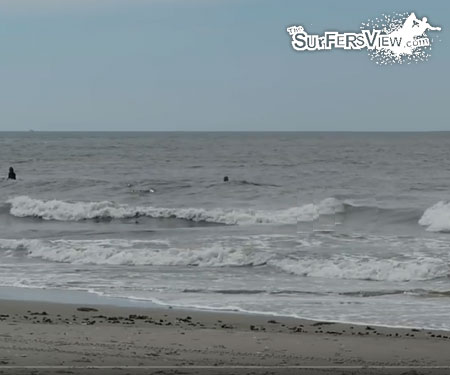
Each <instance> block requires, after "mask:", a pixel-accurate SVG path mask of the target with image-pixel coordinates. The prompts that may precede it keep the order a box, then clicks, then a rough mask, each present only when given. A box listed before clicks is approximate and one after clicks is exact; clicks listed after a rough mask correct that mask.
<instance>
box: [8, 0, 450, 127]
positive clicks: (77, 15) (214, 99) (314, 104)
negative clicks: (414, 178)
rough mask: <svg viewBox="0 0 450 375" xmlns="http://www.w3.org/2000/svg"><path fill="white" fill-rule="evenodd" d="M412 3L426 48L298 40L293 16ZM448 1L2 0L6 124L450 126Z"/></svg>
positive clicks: (302, 20)
mask: <svg viewBox="0 0 450 375" xmlns="http://www.w3.org/2000/svg"><path fill="white" fill-rule="evenodd" d="M393 11H398V12H404V11H415V12H416V15H417V17H419V18H422V17H423V16H427V17H428V20H429V22H430V23H431V24H432V25H438V26H441V27H442V28H443V30H442V32H440V33H436V34H435V35H437V34H439V37H440V39H441V41H440V42H436V43H434V44H433V54H432V56H431V59H430V60H429V61H428V62H424V63H419V64H412V65H396V66H389V67H380V66H378V65H376V64H374V63H373V62H371V61H370V59H369V57H368V56H367V52H366V51H358V52H343V51H333V52H314V53H301V52H295V51H293V50H292V48H291V46H290V36H289V35H288V34H287V33H286V30H285V29H286V27H287V26H290V25H294V24H295V25H300V24H301V25H304V26H305V27H307V29H308V31H309V32H310V33H322V32H323V31H325V30H338V31H342V32H344V31H354V32H356V31H358V30H359V27H360V25H361V22H363V21H365V20H367V19H368V18H375V17H378V16H380V15H381V14H382V13H389V12H393ZM449 15H450V2H449V1H446V0H440V1H437V0H435V1H433V0H431V1H426V2H425V1H423V0H422V1H416V0H407V1H406V0H397V1H395V2H394V1H391V0H389V1H387V0H381V1H376V2H375V1H373V2H368V1H360V0H347V1H339V2H338V1H334V0H327V1H323V0H315V1H298V0H291V1H287V0H270V1H269V0H240V1H236V0H103V1H102V0H64V1H61V0H21V1H17V0H0V46H1V58H0V82H1V90H0V110H1V121H0V130H29V129H35V130H80V131H84V130H100V131H101V130H149V131H151V130H230V131H232V130H331V131H336V130H362V131H366V130H372V131H377V130H380V131H383V130H450V121H449V116H448V101H449V99H448V98H449V94H448V92H449V87H450V74H449V72H448V69H449V68H448V67H449V66H450V64H449V63H450V50H449V43H448V39H449V38H448V36H449V31H448V22H447V21H448V19H449Z"/></svg>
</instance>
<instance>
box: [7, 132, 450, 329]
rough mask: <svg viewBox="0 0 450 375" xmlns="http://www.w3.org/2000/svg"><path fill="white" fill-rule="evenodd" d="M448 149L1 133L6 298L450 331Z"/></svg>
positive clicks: (271, 137) (400, 139) (386, 141)
mask: <svg viewBox="0 0 450 375" xmlns="http://www.w3.org/2000/svg"><path fill="white" fill-rule="evenodd" d="M449 146H450V135H447V134H446V133H443V134H433V133H430V134H418V133H417V134H414V133H404V134H395V133H394V134H383V133H377V134H371V133H341V134H333V133H317V134H316V133H39V132H37V133H2V134H0V160H1V166H2V168H3V169H4V171H5V173H6V171H7V169H8V167H9V166H10V165H11V166H13V167H14V168H15V169H16V172H17V175H18V180H17V181H6V180H4V181H2V182H0V192H1V195H0V287H1V286H7V287H17V288H34V290H36V291H37V293H38V291H39V290H40V289H57V290H63V291H64V290H81V291H86V292H89V293H95V294H99V295H105V296H111V297H119V298H125V299H130V300H148V301H153V302H155V303H159V304H164V305H171V306H183V307H196V308H205V309H217V310H237V311H251V312H269V313H272V314H279V315H288V316H299V317H305V318H313V319H324V320H336V321H345V322H354V323H364V324H382V325H389V326H408V327H427V328H439V329H447V330H450V323H449V322H448V311H449V308H450V276H449V275H450V243H449V237H448V236H449V235H450V196H449V193H448V184H449V182H450V168H449V167H448V166H447V165H446V163H445V160H446V159H445V155H446V153H447V150H448V147H449ZM225 175H227V176H229V177H230V181H229V182H223V176H225Z"/></svg>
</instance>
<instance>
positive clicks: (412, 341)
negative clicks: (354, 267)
mask: <svg viewBox="0 0 450 375" xmlns="http://www.w3.org/2000/svg"><path fill="white" fill-rule="evenodd" d="M0 374H36V375H38V374H39V375H40V374H404V375H414V374H450V332H445V331H432V330H417V329H400V328H385V327H376V326H366V325H362V326H358V325H352V324H340V323H329V322H317V321H309V320H302V319H295V318H280V317H273V316H268V315H251V314H238V313H220V312H205V311H198V310H180V309H170V308H139V307H114V306H108V305H80V304H56V303H47V302H28V301H11V300H0Z"/></svg>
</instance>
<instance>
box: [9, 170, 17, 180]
mask: <svg viewBox="0 0 450 375" xmlns="http://www.w3.org/2000/svg"><path fill="white" fill-rule="evenodd" d="M15 179H16V172H14V169H13V168H9V173H8V180H15Z"/></svg>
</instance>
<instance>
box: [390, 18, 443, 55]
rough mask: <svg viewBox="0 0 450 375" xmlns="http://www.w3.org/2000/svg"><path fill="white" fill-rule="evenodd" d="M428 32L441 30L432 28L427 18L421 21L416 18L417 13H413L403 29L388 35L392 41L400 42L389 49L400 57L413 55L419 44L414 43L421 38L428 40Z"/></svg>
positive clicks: (400, 28)
mask: <svg viewBox="0 0 450 375" xmlns="http://www.w3.org/2000/svg"><path fill="white" fill-rule="evenodd" d="M427 30H430V31H440V30H441V28H440V27H434V26H431V25H430V24H429V23H428V18H427V17H423V18H422V19H421V20H420V19H418V18H417V17H416V15H415V13H411V14H410V15H409V16H408V18H406V20H405V22H404V23H403V25H402V26H401V27H399V28H398V29H397V30H395V31H393V32H391V33H389V34H387V35H389V36H390V37H391V38H392V40H394V39H395V38H396V40H397V41H398V44H395V43H394V44H393V45H392V46H389V47H387V49H389V50H391V51H392V52H393V53H394V54H396V55H398V56H399V55H402V54H406V55H411V54H412V53H413V52H414V50H415V48H416V47H417V44H414V42H415V41H417V40H418V39H421V38H427V35H426V34H425V32H426V31H427Z"/></svg>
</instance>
